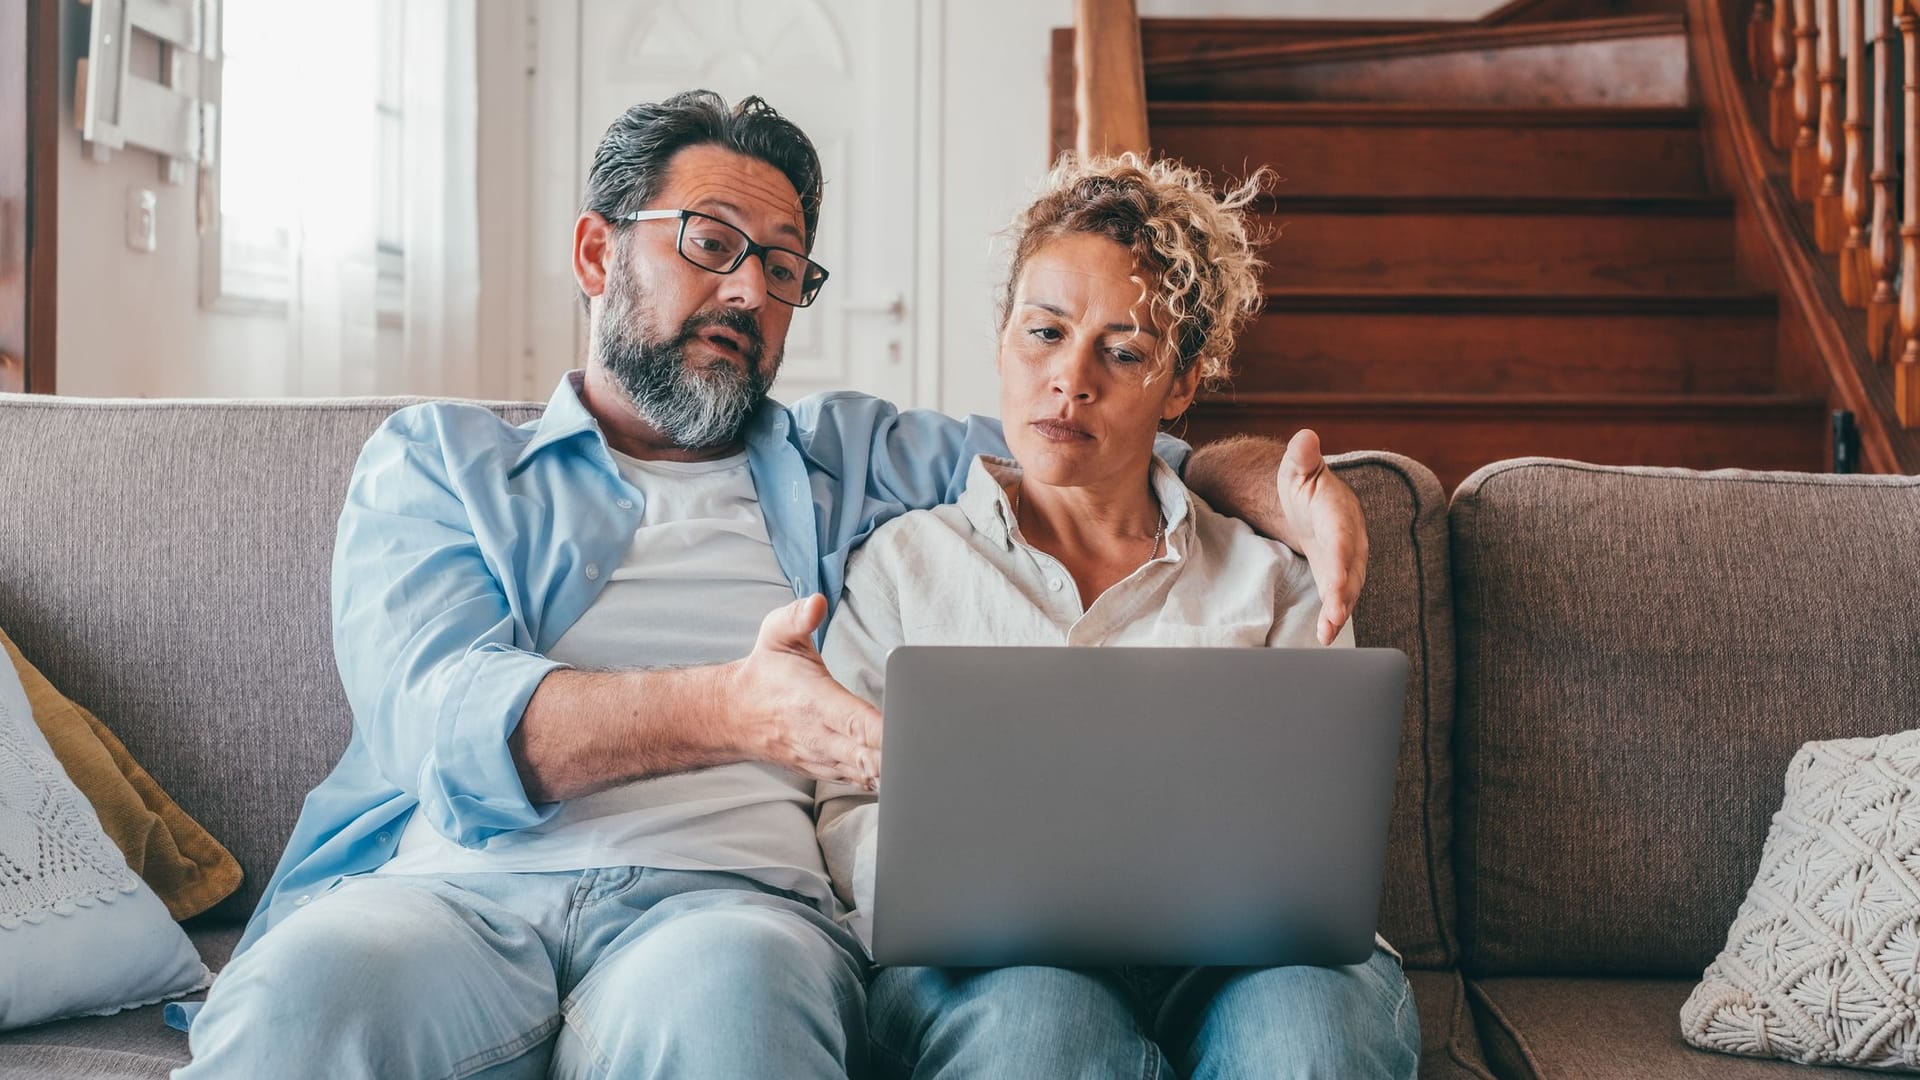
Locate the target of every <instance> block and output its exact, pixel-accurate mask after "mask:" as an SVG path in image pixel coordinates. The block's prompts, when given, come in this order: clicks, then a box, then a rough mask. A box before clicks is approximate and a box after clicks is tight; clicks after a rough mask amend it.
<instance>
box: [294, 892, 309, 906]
mask: <svg viewBox="0 0 1920 1080" xmlns="http://www.w3.org/2000/svg"><path fill="white" fill-rule="evenodd" d="M312 901H313V896H312V895H311V894H307V895H304V896H302V897H300V899H298V900H295V901H294V902H293V905H294V906H295V907H306V906H307V905H308V904H309V903H311V902H312Z"/></svg>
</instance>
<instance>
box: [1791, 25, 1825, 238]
mask: <svg viewBox="0 0 1920 1080" xmlns="http://www.w3.org/2000/svg"><path fill="white" fill-rule="evenodd" d="M1813 5H1814V0H1793V43H1794V49H1793V119H1794V133H1793V161H1792V166H1793V167H1792V180H1793V197H1794V198H1796V199H1799V200H1800V201H1801V202H1809V203H1810V202H1812V201H1813V197H1814V196H1815V195H1818V194H1819V193H1820V157H1819V155H1820V149H1819V137H1820V84H1819V82H1818V81H1817V80H1818V78H1819V75H1818V71H1817V69H1816V65H1817V63H1818V61H1817V60H1815V58H1814V55H1813V49H1814V45H1815V44H1816V43H1817V42H1818V40H1819V37H1820V28H1819V26H1817V25H1816V24H1815V23H1814V7H1813Z"/></svg>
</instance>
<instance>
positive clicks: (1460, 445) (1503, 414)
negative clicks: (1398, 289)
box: [1185, 393, 1829, 491]
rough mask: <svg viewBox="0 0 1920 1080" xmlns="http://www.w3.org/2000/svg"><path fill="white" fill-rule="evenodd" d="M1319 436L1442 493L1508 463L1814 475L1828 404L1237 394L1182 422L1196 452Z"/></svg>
mask: <svg viewBox="0 0 1920 1080" xmlns="http://www.w3.org/2000/svg"><path fill="white" fill-rule="evenodd" d="M1303 427H1310V428H1313V429H1314V430H1315V431H1317V432H1319V434H1320V438H1321V445H1322V448H1323V449H1324V450H1325V451H1326V452H1327V453H1344V452H1346V451H1349V450H1392V451H1394V452H1396V453H1401V454H1405V455H1407V456H1408V457H1411V458H1413V459H1414V460H1416V461H1419V462H1420V463H1421V464H1423V465H1425V466H1427V467H1428V468H1430V469H1432V470H1433V471H1434V473H1435V474H1436V475H1438V476H1439V477H1440V482H1441V483H1442V484H1443V485H1445V487H1446V489H1447V490H1448V491H1451V490H1453V488H1454V487H1455V486H1456V485H1458V484H1459V483H1460V481H1461V480H1464V479H1466V477H1467V476H1468V475H1469V474H1470V473H1472V472H1473V471H1474V470H1475V469H1477V468H1479V467H1480V466H1482V465H1486V464H1488V463H1490V462H1494V461H1500V460H1503V459H1506V458H1514V457H1530V456H1536V455H1538V456H1545V457H1564V458H1573V459H1575V460H1579V461H1590V462H1595V463H1598V464H1603V465H1664V466H1673V467H1678V468H1690V469H1787V470H1796V471H1808V472H1815V471H1822V470H1824V469H1825V468H1826V467H1827V465H1828V464H1829V462H1828V460H1827V453H1828V449H1827V439H1828V419H1827V412H1826V403H1825V402H1824V401H1822V400H1820V399H1818V398H1803V397H1790V396H1782V395H1738V396H1725V397H1709V398H1702V397H1676V396H1604V397H1602V396H1593V397H1586V398H1565V397H1530V398H1529V397H1503V398H1488V397H1479V396H1446V397H1442V396H1426V397H1406V398H1400V399H1382V398H1377V397H1368V396H1363V395H1353V394H1245V393H1241V394H1235V395H1233V396H1232V397H1231V398H1224V397H1208V398H1203V399H1201V400H1200V401H1198V402H1196V403H1195V404H1194V407H1193V408H1192V409H1191V410H1189V412H1188V421H1187V428H1186V431H1185V436H1186V438H1188V439H1189V440H1191V441H1193V442H1194V443H1196V444H1199V443H1203V442H1208V441H1211V440H1213V439H1217V438H1222V437H1224V436H1227V435H1235V434H1254V435H1271V436H1276V437H1279V438H1286V437H1289V436H1291V435H1292V434H1293V433H1294V432H1295V431H1298V430H1299V429H1301V428H1303Z"/></svg>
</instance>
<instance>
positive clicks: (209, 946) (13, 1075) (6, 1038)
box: [0, 922, 245, 1080]
mask: <svg viewBox="0 0 1920 1080" xmlns="http://www.w3.org/2000/svg"><path fill="white" fill-rule="evenodd" d="M186 927H187V936H188V937H189V938H190V939H192V941H193V945H194V948H196V949H198V950H200V959H201V960H203V961H205V962H206V965H207V967H209V968H211V969H213V970H214V971H219V970H220V969H221V968H223V967H225V966H226V963H227V958H228V957H230V956H232V955H233V947H234V945H235V944H237V943H238V942H239V941H240V933H241V931H242V930H243V929H245V927H244V926H242V925H241V924H239V923H230V922H220V923H214V924H211V925H195V924H192V923H189V924H186ZM192 996H193V997H196V998H197V997H203V996H204V995H202V994H195V995H192ZM162 1008H163V1007H162V1006H160V1005H149V1006H147V1007H146V1008H144V1009H129V1010H127V1011H126V1012H123V1013H115V1014H114V1015H112V1016H86V1017H81V1018H79V1019H75V1020H58V1021H55V1022H54V1023H51V1024H41V1025H39V1026H38V1027H30V1028H24V1029H22V1030H19V1031H10V1032H7V1033H5V1034H0V1080H58V1078H67V1077H72V1078H79V1077H87V1078H89V1080H92V1078H101V1080H106V1078H114V1080H120V1078H125V1080H135V1078H138V1080H146V1078H148V1077H156V1078H164V1077H166V1076H167V1075H168V1074H169V1073H171V1072H172V1071H173V1070H174V1069H176V1068H178V1067H180V1066H181V1065H185V1064H186V1063H187V1037H186V1036H185V1035H183V1034H181V1033H180V1032H178V1031H175V1030H173V1029H172V1028H170V1027H168V1026H167V1024H166V1021H165V1020H162V1019H161V1010H162Z"/></svg>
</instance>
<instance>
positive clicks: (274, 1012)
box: [174, 867, 867, 1080]
mask: <svg viewBox="0 0 1920 1080" xmlns="http://www.w3.org/2000/svg"><path fill="white" fill-rule="evenodd" d="M863 955H864V954H863V953H862V952H861V950H860V945H859V943H858V942H857V941H856V940H855V939H854V938H853V937H852V936H851V935H850V934H848V933H847V932H846V931H845V930H843V929H842V928H840V927H839V926H837V925H835V924H834V923H833V922H832V921H831V920H829V919H827V918H825V917H824V916H822V915H821V914H820V913H819V912H818V911H816V910H815V909H814V908H813V907H812V906H811V905H810V904H808V903H806V902H804V901H803V900H802V899H800V898H799V897H797V896H795V895H793V894H789V893H784V892H779V891H776V890H773V889H769V888H766V887H764V886H761V885H757V884H755V883H754V882H752V881H750V880H748V879H746V878H743V877H738V876H736V875H733V874H724V873H712V872H693V871H677V870H650V869H642V868H638V867H614V868H608V869H601V870H587V871H584V872H583V871H571V872H565V873H552V874H462V875H455V876H452V877H448V878H433V877H412V876H399V875H395V876H379V875H375V876H366V877H358V878H350V879H348V880H347V881H346V882H344V883H343V884H341V885H340V886H339V887H338V888H336V889H334V890H333V891H332V892H329V893H327V894H325V895H323V896H320V897H318V898H316V899H315V900H314V901H313V903H312V904H310V905H309V906H307V907H305V908H302V909H301V910H300V911H298V912H296V913H295V914H293V915H291V916H289V917H288V918H287V920H286V921H285V922H284V923H282V924H281V925H279V926H276V927H275V928H274V929H273V930H272V931H271V932H270V933H268V934H266V935H265V936H264V937H262V938H261V939H260V940H259V942H258V943H256V944H255V945H254V946H253V947H252V948H251V949H249V950H247V951H246V952H245V953H243V954H241V955H240V957H239V958H238V959H236V960H235V961H234V962H233V963H232V964H231V965H229V966H228V968H227V970H226V971H224V972H222V973H221V975H220V978H219V980H218V981H217V982H215V983H214V986H213V992H212V993H211V994H210V995H209V996H208V998H207V1005H206V1008H205V1009H204V1010H203V1011H202V1012H201V1013H200V1015H199V1017H198V1018H197V1019H196V1020H195V1022H194V1025H193V1030H192V1033H191V1036H190V1039H191V1042H190V1045H191V1047H192V1050H193V1055H194V1056H193V1063H192V1064H191V1065H188V1066H185V1067H184V1068H182V1069H180V1070H179V1071H177V1072H176V1073H174V1076H175V1078H176V1080H200V1078H202V1077H206V1078H215V1077H218V1078H222V1080H225V1078H231V1077H269V1076H270V1077H305V1076H311V1077H327V1078H329V1080H333V1078H349V1077H379V1078H412V1077H421V1078H429V1080H440V1078H451V1077H468V1076H480V1077H486V1078H488V1080H497V1078H506V1077H512V1078H520V1077H529V1078H531V1077H546V1076H548V1075H552V1076H555V1077H600V1076H619V1077H649V1076H657V1077H688V1078H700V1077H727V1078H729V1080H731V1078H735V1077H749V1076H781V1077H789V1076H791V1077H844V1076H846V1075H847V1074H848V1072H849V1071H854V1072H859V1071H861V1070H863V1069H864V1067H865V1061H866V1051H867V1035H866V1019H865V999H864V996H863V992H862V986H861V976H862V974H863V972H864V961H863V960H862V959H861V957H862V956H863ZM549 1070H551V1072H549Z"/></svg>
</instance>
